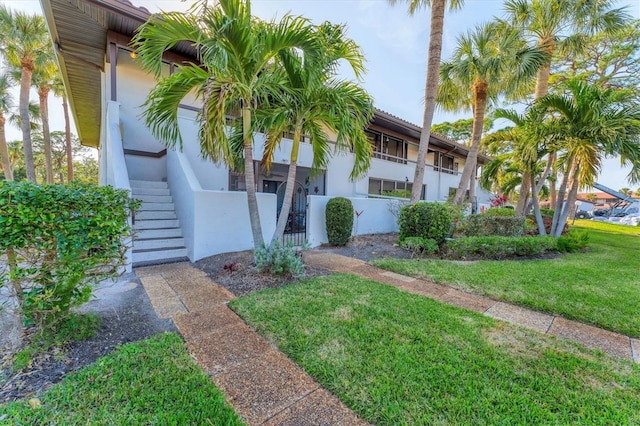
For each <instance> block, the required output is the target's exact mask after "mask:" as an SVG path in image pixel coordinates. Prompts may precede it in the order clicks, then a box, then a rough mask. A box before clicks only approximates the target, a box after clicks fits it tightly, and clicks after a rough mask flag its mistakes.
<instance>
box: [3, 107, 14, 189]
mask: <svg viewBox="0 0 640 426" xmlns="http://www.w3.org/2000/svg"><path fill="white" fill-rule="evenodd" d="M5 123H6V119H5V118H4V114H2V112H1V111H0V157H2V170H3V171H4V179H5V180H13V170H12V169H11V162H10V161H9V148H7V135H6V133H5V129H4V125H5Z"/></svg>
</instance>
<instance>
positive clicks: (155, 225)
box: [133, 219, 180, 229]
mask: <svg viewBox="0 0 640 426" xmlns="http://www.w3.org/2000/svg"><path fill="white" fill-rule="evenodd" d="M179 227H180V222H179V221H178V219H173V220H171V219H167V220H138V219H136V223H135V225H133V229H166V228H179Z"/></svg>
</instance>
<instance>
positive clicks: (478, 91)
mask: <svg viewBox="0 0 640 426" xmlns="http://www.w3.org/2000/svg"><path fill="white" fill-rule="evenodd" d="M472 90H473V130H472V131H471V147H470V148H469V153H468V154H467V159H466V161H465V163H464V168H463V169H462V176H461V177H460V183H459V184H458V190H457V191H456V195H455V197H454V198H453V203H454V204H457V205H459V206H461V205H462V204H464V196H465V193H466V191H467V186H468V185H469V179H470V178H471V175H472V172H473V170H475V168H476V163H477V162H478V151H479V150H480V141H481V139H482V131H483V127H484V114H485V109H486V107H487V93H488V86H487V82H486V81H476V82H475V83H474V84H473V88H472Z"/></svg>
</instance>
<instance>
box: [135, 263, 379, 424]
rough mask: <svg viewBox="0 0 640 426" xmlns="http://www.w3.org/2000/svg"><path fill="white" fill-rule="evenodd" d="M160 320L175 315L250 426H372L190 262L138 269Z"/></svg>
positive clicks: (199, 358) (197, 354)
mask: <svg viewBox="0 0 640 426" xmlns="http://www.w3.org/2000/svg"><path fill="white" fill-rule="evenodd" d="M135 272H136V275H138V277H139V278H140V281H141V282H142V285H143V286H144V288H145V290H146V291H147V294H148V295H149V299H150V300H151V304H152V305H153V307H154V309H155V310H156V313H157V314H158V316H160V317H162V318H172V319H173V321H174V322H175V324H176V326H177V327H178V330H179V331H180V333H181V334H182V336H183V338H184V339H185V342H186V344H187V347H188V349H189V352H190V354H191V355H192V356H193V357H194V359H195V360H196V362H197V363H198V365H199V366H200V367H201V368H202V370H203V371H205V372H206V373H207V374H209V375H210V376H211V378H212V380H213V382H214V383H215V384H216V386H218V387H219V388H220V389H221V390H222V391H223V392H224V394H225V395H226V396H227V400H228V401H229V402H230V403H231V405H232V406H233V408H234V409H235V410H236V412H237V413H238V414H240V415H241V416H242V418H243V419H244V420H245V422H246V423H247V424H249V425H269V426H272V425H327V426H329V425H344V426H351V425H366V424H367V423H366V422H364V421H363V420H362V419H360V418H359V417H358V416H357V415H356V414H355V413H354V412H353V411H351V410H350V409H349V408H347V407H346V406H345V405H344V404H343V403H342V402H340V400H338V398H337V397H335V396H334V395H333V394H331V393H330V392H328V391H326V390H325V389H323V388H322V387H321V386H320V385H319V384H318V383H317V382H316V381H315V380H313V379H312V378H311V377H310V376H309V375H308V374H307V373H305V372H304V371H302V369H301V368H300V367H298V365H296V364H295V363H294V362H293V361H291V360H290V359H289V358H287V357H286V356H285V355H284V354H282V352H280V351H279V350H278V349H277V348H275V347H274V346H272V345H271V344H270V343H269V342H267V341H266V340H265V339H263V338H262V337H261V336H260V335H259V334H258V333H256V332H255V331H254V330H252V329H251V328H250V327H248V326H247V325H246V324H245V322H244V321H243V320H242V319H241V318H240V317H238V316H237V315H236V314H235V313H234V312H233V311H232V310H231V309H229V308H228V307H227V305H226V303H227V302H229V301H230V300H232V299H233V298H234V296H233V294H231V293H230V292H229V291H227V290H226V289H224V288H223V287H220V286H218V285H216V284H215V283H213V282H212V281H211V280H210V279H209V278H208V277H207V276H206V274H205V273H204V272H202V271H200V270H199V269H196V268H194V267H193V266H191V265H190V264H189V263H176V264H170V265H160V266H151V267H145V268H137V269H136V270H135Z"/></svg>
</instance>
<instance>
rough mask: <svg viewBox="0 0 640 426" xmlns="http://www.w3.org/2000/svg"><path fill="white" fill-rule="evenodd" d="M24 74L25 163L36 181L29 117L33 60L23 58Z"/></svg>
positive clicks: (22, 105) (22, 90) (22, 91)
mask: <svg viewBox="0 0 640 426" xmlns="http://www.w3.org/2000/svg"><path fill="white" fill-rule="evenodd" d="M21 65H22V76H21V77H20V128H21V130H22V146H23V148H24V165H25V168H26V171H27V180H28V181H30V182H34V183H35V181H36V168H35V165H34V162H33V143H32V142H31V119H30V117H29V90H30V88H31V76H32V74H33V67H34V65H33V61H30V60H28V59H23V61H22V64H21Z"/></svg>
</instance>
